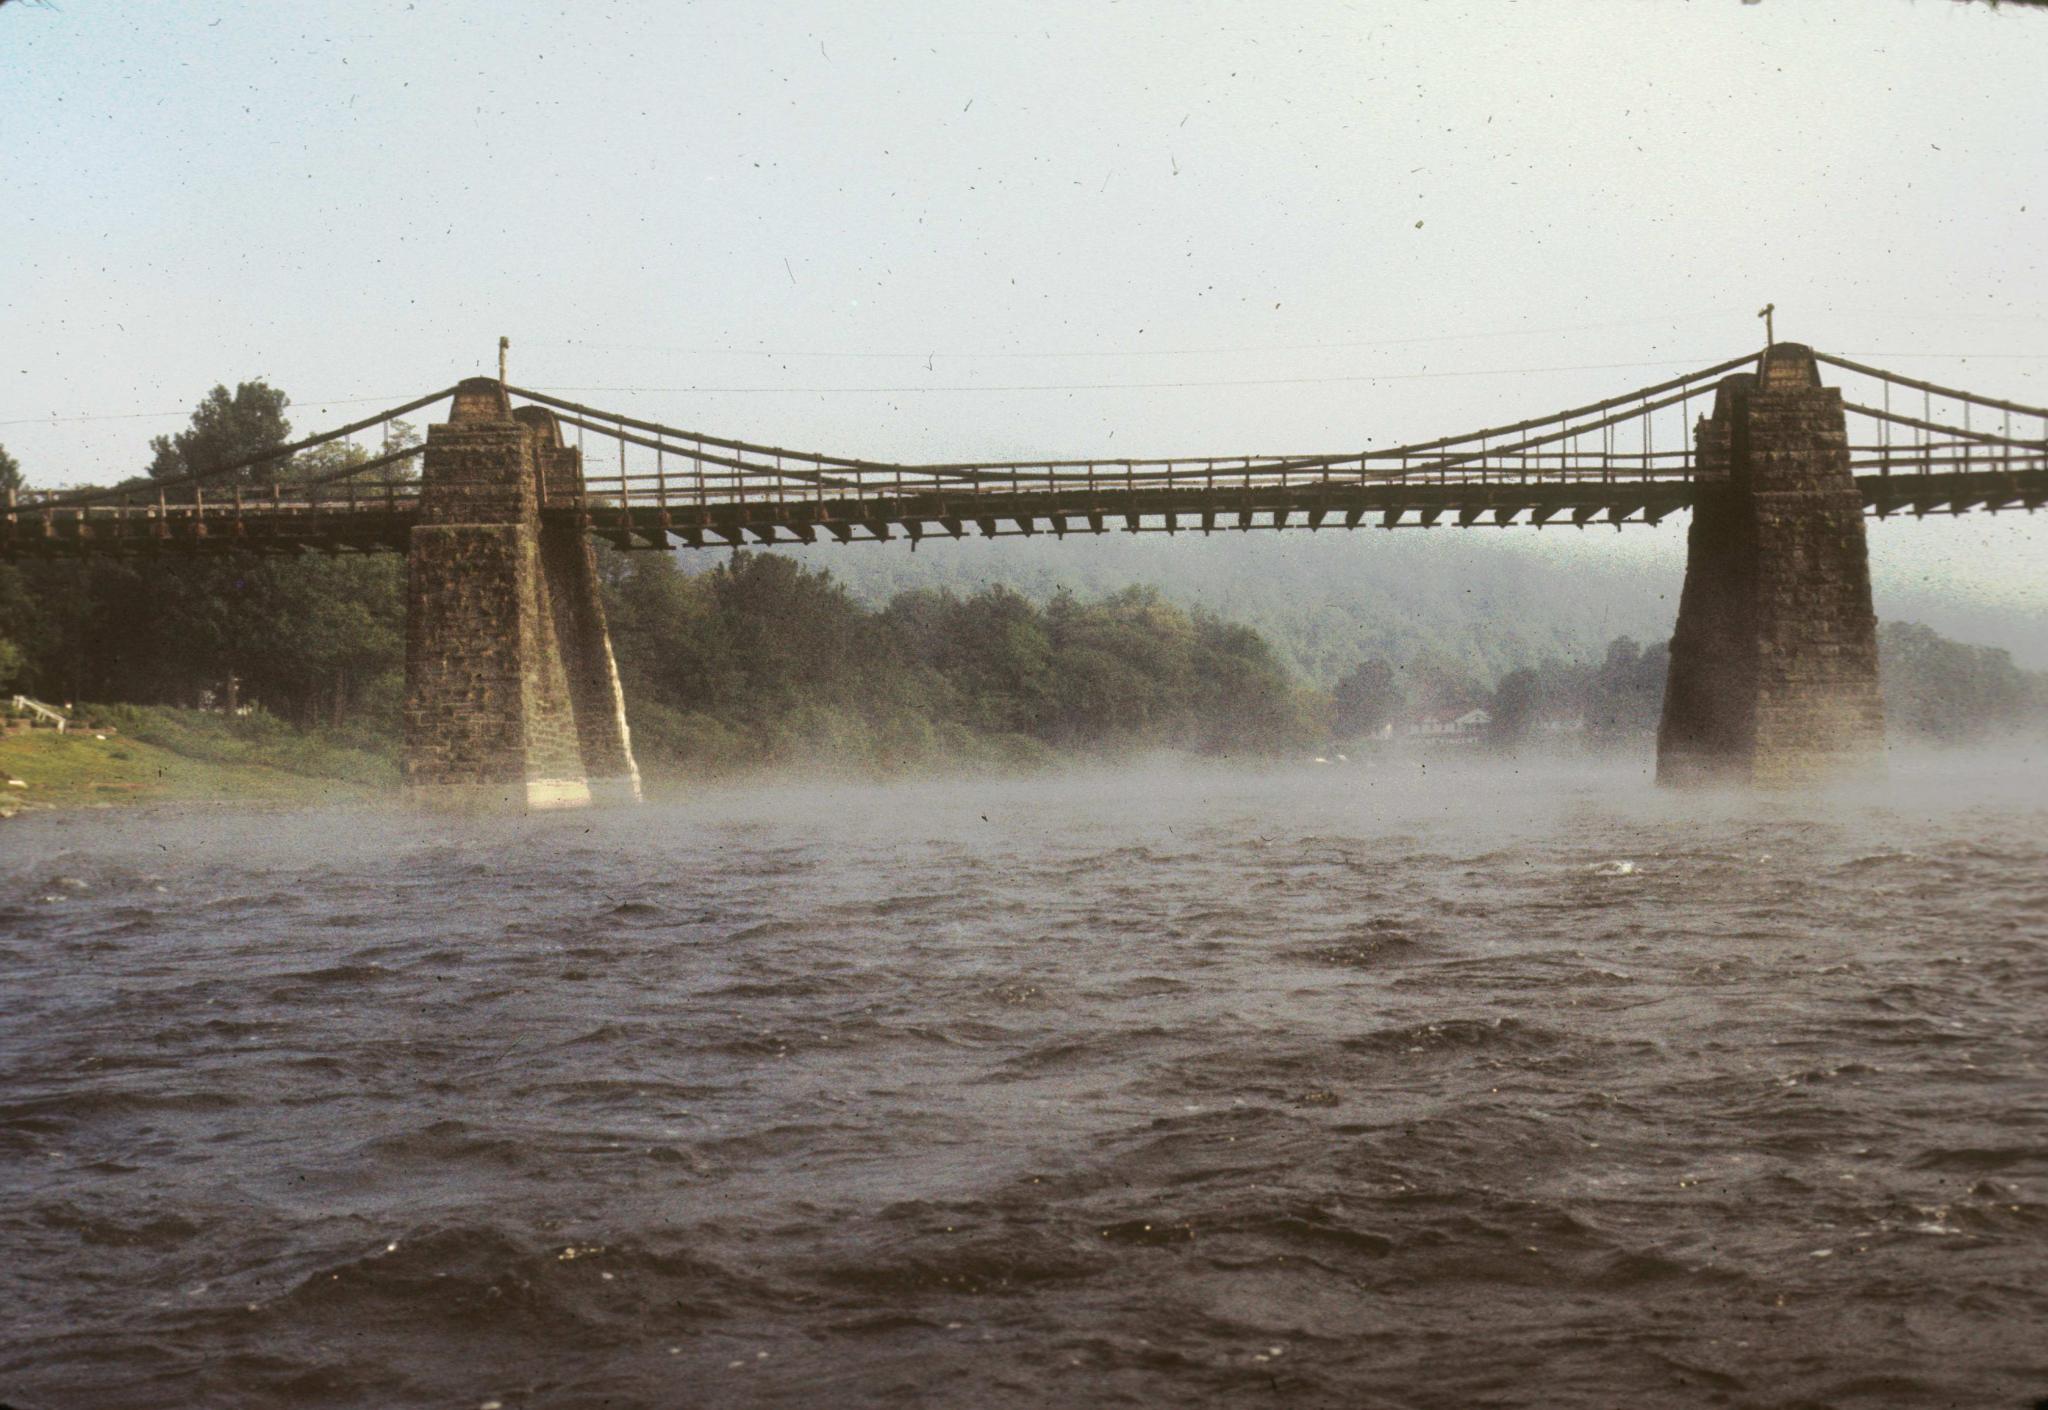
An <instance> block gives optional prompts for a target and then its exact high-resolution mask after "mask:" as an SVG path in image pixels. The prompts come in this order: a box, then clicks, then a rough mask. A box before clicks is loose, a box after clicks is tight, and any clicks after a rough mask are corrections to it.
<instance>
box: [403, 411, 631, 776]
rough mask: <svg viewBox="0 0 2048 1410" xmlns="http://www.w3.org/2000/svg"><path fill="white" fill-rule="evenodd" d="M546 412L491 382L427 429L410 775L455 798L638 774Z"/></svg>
mask: <svg viewBox="0 0 2048 1410" xmlns="http://www.w3.org/2000/svg"><path fill="white" fill-rule="evenodd" d="M582 473H583V472H582V464H581V461H580V458H579V456H578V455H577V452H576V451H575V450H573V449H571V448H568V447H565V446H563V445H562V441H561V435H560V433H559V430H558V428H557V426H556V424H555V420H554V417H553V416H552V415H550V414H549V413H547V412H544V411H541V410H539V409H538V408H532V407H522V408H521V409H520V410H519V412H517V413H516V414H515V413H514V412H513V411H512V410H511V408H510V405H509V404H508V402H507V400H506V397H505V391H504V388H503V386H502V385H500V384H499V383H497V382H495V381H492V380H490V379H488V378H481V377H479V378H472V379H470V380H469V381H466V382H464V383H462V385H461V386H460V387H458V388H457V389H456V393H455V399H454V405H453V406H452V408H451V409H450V411H449V416H448V422H447V424H445V425H437V426H433V427H430V428H429V430H428V432H427V449H426V456H425V467H424V470H423V480H422V487H421V498H420V517H419V522H418V524H417V525H416V526H415V527H414V529H413V530H412V543H411V552H410V556H409V561H408V579H409V581H408V588H407V616H406V641H405V763H404V770H405V785H406V791H407V793H408V795H409V796H410V797H411V798H412V799H413V800H414V801H416V802H419V803H422V804H425V805H427V806H431V807H453V808H464V809H467V808H508V807H509V808H523V809H538V808H575V807H583V806H586V805H588V804H589V803H590V802H591V801H592V800H593V799H597V800H606V801H631V800H637V799H638V798H639V796H640V773H639V769H638V767H637V766H636V765H635V763H634V760H633V750H632V743H631V736H630V734H629V733H628V730H627V728H626V712H625V702H624V699H623V697H622V696H621V694H620V690H619V674H618V669H617V666H616V665H615V664H614V662H613V659H612V648H611V637H610V635H609V633H608V632H607V630H606V628H605V618H604V603H603V600H602V598H601V597H600V595H599V592H598V583H597V564H596V556H595V552H594V550H593V549H592V547H591V545H590V542H589V540H588V538H587V537H586V536H585V534H584V532H583V526H582V523H581V520H580V515H579V512H578V511H579V507H580V503H581V492H582Z"/></svg>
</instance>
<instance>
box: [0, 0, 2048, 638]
mask: <svg viewBox="0 0 2048 1410" xmlns="http://www.w3.org/2000/svg"><path fill="white" fill-rule="evenodd" d="M2044 70H2048V14H2043V13H2039V12H2029V11H2025V10H2018V9H2014V8H2011V7H2007V8H2005V9H2002V10H1998V11H1993V10H1992V9H1990V8H1989V7H1987V6H1983V5H1955V4H1950V3H1943V0H1836V3H1827V0H1798V2H1797V3H1794V0H1764V3H1761V4H1755V5H1745V4H1740V3H1737V0H1696V3H1690V4H1682V3H1677V2H1676V0H1654V2H1652V0H1643V3H1633V4H1628V3H1613V4H1573V3H1564V0H1551V2H1549V3H1543V4H1511V3H1500V2H1499V0H1493V2H1491V3H1484V4H1473V3H1465V4H1458V5H1451V4H1443V5H1432V4H1423V3H1402V4H1394V3H1351V4H1343V3H1309V2H1308V0H1293V3H1287V4H1279V3H1274V4H1268V5H1265V6H1252V5H1248V4H1243V3H1239V4H1221V3H1217V4H1204V3H1169V2H1168V0H1157V2H1156V3H1154V2H1153V0H1125V3H1121V4H1118V3H1101V0H1096V3H1047V4H1029V3H1014V4H1006V5H1000V6H997V5H988V4H966V3H959V4H939V3H919V4H912V3H876V2H875V0H868V3H860V4H854V3H848V4H837V5H824V4H819V5H803V4H794V3H774V4H769V3H764V2H762V3H756V2H753V0H697V3H679V2H678V0H667V3H651V0H650V3H640V4H610V5H607V4H598V3H582V4H571V5H563V4H560V3H549V4H529V3H518V0H492V3H484V2H483V0H474V2H473V3H448V2H447V0H346V3H342V0H334V2H333V3H322V2H316V0H301V2H300V3H288V4H286V3H276V0H270V3H260V4H253V3H252V4H242V3H224V2H223V3H207V2H206V0H186V3H179V4H164V3H158V4H141V3H136V2H135V0H126V2H125V3H115V0H56V4H55V5H54V6H52V7H43V6H40V5H36V4H33V3H26V0H17V3H13V4H8V5H6V6H4V8H0V112H5V113H6V114H7V115H8V116H7V118H6V123H5V129H4V151H0V239H4V248H5V250H6V262H5V265H4V272H0V355H4V365H0V375H4V378H5V380H4V383H0V386H4V391H0V423H4V424H0V443H4V444H6V445H7V446H8V447H9V449H11V450H12V451H13V452H14V453H15V455H16V456H17V457H18V458H19V459H20V460H21V461H22V463H23V466H24V468H25V469H26V470H27V472H28V474H29V476H30V478H31V480H32V481H33V482H35V483H38V484H42V485H57V484H64V483H69V482H74V481H78V480H84V479H99V480H104V479H107V478H111V477H113V476H116V475H120V474H127V473H133V472H135V471H137V470H138V469H139V468H140V467H141V466H142V465H143V463H144V462H145V461H146V459H147V449H146V441H147V438H148V437H149V436H150V435H151V434H155V433H159V432H163V431H167V430H171V429H175V428H176V427H177V426H178V425H179V424H180V423H182V421H183V420H184V418H185V415H186V414H187V412H188V411H189V409H190V407H191V405H192V403H193V402H194V401H195V400H196V399H197V398H198V397H199V396H200V395H202V394H203V393H204V392H205V390H206V389H207V388H208V387H209V386H211V385H212V384H214V383H215V382H222V381H224V382H228V383H233V382H234V381H236V380H238V379H242V378H247V377H253V376H259V375H260V376H263V377H267V378H269V379H270V380H271V381H272V382H274V383H275V384H277V385H279V386H281V387H283V388H285V389H286V390H287V391H288V392H289V393H290V394H291V396H292V397H293V400H294V403H295V408H294V413H293V416H294V421H295V423H296V424H297V425H298V426H299V427H300V429H301V430H308V431H310V430H313V429H316V428H318V427H320V426H322V425H325V424H329V423H331V422H334V421H339V420H343V419H348V418H349V417H350V416H351V415H353V414H357V413H360V412H361V411H363V410H366V409H370V408H371V406H372V404H373V403H377V402H388V401H396V400H400V399H402V398H404V397H406V396H409V395H411V394H414V393H416V392H419V391H423V390H429V389H431V388H433V387H435V386H441V385H445V384H446V383H448V382H449V381H451V380H453V379H454V378H455V377H457V376H460V375H466V374H470V373H474V372H477V371H481V370H487V369H490V368H491V367H492V366H493V360H494V357H495V346H496V339H497V337H498V335H499V334H500V333H504V334H508V335H510V337H511V338H512V340H513V347H512V367H513V374H514V380H516V381H520V382H524V383H526V384H528V385H533V386H539V387H543V388H549V389H556V390H562V391H568V392H572V393H576V394H579V395H580V394H584V393H587V399H589V400H592V401H596V402H599V403H601V404H604V405H607V406H612V407H616V408H618V409H621V410H625V411H629V412H634V411H637V412H640V413H643V414H653V415H658V416H660V417H661V418H662V419H664V420H668V421H670V422H674V423H680V424H683V425H689V426H696V427H700V428H702V429H705V430H708V431H713V432H717V433H722V434H729V435H742V436H746V437H749V438H752V439H759V440H767V441H774V442H779V443H782V444H798V445H807V446H813V447H817V448H820V449H825V450H829V451H835V452H840V453H848V454H867V455H873V456H878V457H888V458H909V459H940V458H952V457H967V456H988V455H1005V456H1009V455H1016V456H1044V455H1054V454H1057V455H1082V454H1090V453H1116V454H1145V453H1157V454H1178V453H1183V452H1186V453H1196V452H1211V453H1223V452H1242V451H1266V450H1281V451H1313V450H1337V449H1348V448H1353V447H1357V446H1360V445H1363V444H1364V443H1365V442H1366V441H1367V440H1368V439H1370V440H1372V441H1376V442H1378V443H1380V444H1386V443H1388V442H1390V441H1394V440H1405V439H1414V438H1422V437H1426V436H1432V435H1437V434H1442V433H1446V432H1450V431H1456V430H1462V429H1466V428H1469V427H1472V426H1476V425H1480V424H1486V423H1492V422H1498V421H1501V420H1506V419H1513V418H1515V417H1519V416H1521V415H1524V414H1532V413H1535V412H1539V411H1545V410H1549V409H1552V408H1554V407H1558V406H1562V405H1565V404H1567V403H1568V402H1572V401H1578V400H1591V399H1595V398H1597V397H1600V396H1604V395H1607V394H1610V393H1613V392H1618V391H1622V390H1626V389H1627V388H1629V387H1632V386H1636V385H1639V384H1641V383H1644V382H1647V381H1651V380H1653V379H1655V378H1657V377H1659V376H1662V375H1665V374H1667V373H1669V372H1672V371H1677V370H1681V369H1683V368H1684V367H1686V366H1694V365H1704V364H1706V363H1709V362H1714V361H1718V360H1720V359H1723V358H1726V357H1730V356H1734V355H1736V354H1737V353H1740V352H1742V351H1744V350H1746V349H1749V348H1752V347H1754V346H1756V345H1758V344H1759V343H1760V342H1761V326H1760V325H1759V323H1758V322H1757V320H1756V318H1755V317H1754V314H1755V311H1756V310H1757V308H1758V307H1759V306H1760V305H1762V304H1763V303H1764V302H1765V301H1766V300H1772V301H1775V302H1776V303H1777V305H1778V308H1779V311H1780V312H1779V322H1778V328H1779V332H1780V335H1781V336H1786V337H1792V338H1798V339H1801V340H1804V341H1807V342H1811V343H1813V344H1815V345H1816V346H1819V347H1822V348H1825V349H1827V350H1830V351H1835V352H1839V353H1843V354H1847V355H1852V356H1855V355H1860V356H1863V357H1865V358H1868V359H1871V360H1875V361H1880V362H1882V363H1883V364H1885V365H1887V366H1890V367H1894V368H1896V369H1898V370H1900V371H1904V372H1907V373H1912V374H1917V375H1921V376H1926V377H1932V378H1936V379H1938V380H1946V381H1954V382H1959V383H1961V384H1963V385H1967V386H1970V387H1972V388H1975V389H1979V390H1982V391H1986V392H1989V393H1992V394H1994V395H2004V396H2008V397H2013V398H2016V399H2019V400H2023V401H2030V402H2033V403H2036V404H2039V403H2043V402H2048V356H2044V355H2043V354H2044V347H2043V341H2044V340H2043V335H2044V333H2048V253H2044V252H2048V179H2044V178H2048V142H2044V141H2043V140H2042V133H2043V132H2048V86H2044V85H2043V83H2042V82H2041V78H2040V75H2041V74H2042V72H2043V71H2044ZM875 389H883V390H875ZM1504 538H1505V539H1514V540H1516V541H1527V542H1530V543H1532V544H1534V548H1533V549H1532V551H1544V552H1561V551H1571V552H1583V551H1599V552H1603V553H1605V552H1632V553H1636V554H1647V555H1651V556H1657V555H1664V556H1673V555H1675V554H1677V553H1678V552H1679V550H1680V549H1681V547H1682V544H1681V542H1680V540H1681V538H1682V528H1681V527H1679V526H1678V525H1677V524H1676V521H1674V522H1673V523H1671V524H1667V525H1666V526H1665V527H1664V528H1663V529H1660V530H1658V531H1655V532H1649V531H1636V532H1633V533H1628V534H1622V535H1603V536H1598V537H1597V538H1596V537H1593V536H1570V535H1562V534H1555V533H1553V534H1550V535H1547V536H1544V537H1543V538H1542V539H1541V540H1540V541H1539V540H1537V538H1536V536H1534V535H1530V534H1526V533H1523V534H1510V535H1506V536H1504ZM1558 545H1573V547H1571V548H1559V547H1558ZM1873 552H1874V557H1875V562H1876V564H1877V568H1878V571H1879V575H1880V582H1881V584H1884V583H1891V584H1894V585H1896V584H1897V583H1899V582H1901V581H1905V580H1908V579H1913V578H1930V577H1931V578H1933V579H1937V580H1953V581H1956V582H1958V583H1960V584H1961V585H1963V586H1966V587H1970V588H1973V589H1975V590H1978V591H1982V592H1991V591H1997V592H2001V593H2003V594H2005V595H2006V597H2007V598H2008V599H2010V600H2011V601H2012V602H2014V603H2016V604H2017V605H2020V606H2023V607H2033V608H2036V609H2040V610H2048V581H2044V580H2048V574H2044V573H2043V572H2042V571H2041V569H2042V567H2043V566H2044V565H2048V521H2043V520H2042V519H2040V518H2039V517H2038V516H2037V517H2034V518H2032V519H2029V518H2027V517H2026V516H2006V517H2002V518H2000V519H1998V520H1995V521H1994V520H1989V519H1985V518H1983V517H1981V516H1978V517H1973V518H1966V519H1964V520H1962V521H1960V522H1958V523H1951V524H1947V525H1939V526H1937V525H1931V524H1929V525H1887V526H1883V527H1881V528H1878V529H1876V530H1874V531H1873ZM1901 575H1904V577H1903V578H1902V576H1901Z"/></svg>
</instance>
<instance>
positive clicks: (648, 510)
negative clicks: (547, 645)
mask: <svg viewBox="0 0 2048 1410" xmlns="http://www.w3.org/2000/svg"><path fill="white" fill-rule="evenodd" d="M1134 478H1135V477H1134ZM1856 484H1857V487H1858V489H1859V490H1860V491H1861V492H1862V495H1863V502H1864V505H1865V507H1866V509H1867V510H1868V512H1870V513H1871V514H1874V515H1878V516H1886V515H1890V514H1899V513H1905V514H1922V515H1924V514H1936V513H1962V512H1964V511H1966V510H1982V509H1988V510H1994V511H1995V510H2000V509H2008V508H2022V509H2027V510H2032V509H2036V508H2038V507H2040V506H2041V505H2042V504H2044V503H2048V457H2040V456H2037V457H2030V458H2026V459H2013V460H2009V461H2006V462H2004V463H2002V464H2001V465H2000V466H1999V467H1998V468H1995V469H1984V468H1976V469H1954V470H1936V471H1929V472H1920V473H1910V474H1889V473H1876V474H1863V475H1858V476H1857V477H1856ZM607 488H610V489H613V490H616V489H617V488H618V486H617V484H616V482H614V483H613V484H610V485H607V484H606V483H605V482H603V481H595V480H594V481H592V482H591V483H590V484H589V486H588V487H587V488H586V490H585V493H584V496H583V497H582V499H581V500H580V502H578V501H575V500H570V501H568V502H564V501H563V499H562V498H561V497H552V498H551V503H550V506H549V508H548V509H546V510H545V511H543V512H544V514H545V515H546V517H548V518H550V519H563V518H568V519H573V520H576V521H579V522H581V523H583V524H584V525H585V526H586V527H587V528H588V529H589V530H590V531H591V532H593V533H595V534H597V535H598V536H600V537H602V538H604V539H607V540H609V541H611V542H612V543H614V544H616V545H618V546H619V547H622V548H632V549H660V548H668V547H673V546H675V545H677V544H681V545H686V546H691V547H702V546H706V545H712V546H717V545H730V544H739V543H792V542H806V543H808V542H817V541H830V540H837V541H839V542H852V541H855V540H862V541H867V540H877V539H889V538H893V537H896V536H897V535H899V534H900V535H902V536H903V537H905V538H909V539H913V540H914V539H917V538H921V537H924V536H926V535H928V534H932V535H936V534H944V535H948V536H952V537H959V536H962V535H965V534H967V533H970V532H973V533H980V534H983V535H988V536H992V537H1007V536H1011V535H1029V534H1039V533H1051V534H1055V535H1064V534H1067V533H1104V532H1111V531H1132V532H1166V533H1173V532H1198V533H1199V532H1213V531H1215V530H1219V529H1222V530H1244V529H1267V528H1273V529H1282V528H1289V529H1291V528H1306V529H1321V528H1345V529H1351V528H1358V527H1361V526H1366V527H1387V528H1397V527H1429V526H1433V525H1438V524H1447V525H1449V524H1454V525H1458V526H1487V525H1506V524H1513V523H1523V524H1529V523H1534V524H1546V523H1564V524H1577V525H1584V524H1589V523H1596V522H1597V523H1603V524H1642V523H1650V524H1654V523H1657V522H1658V521H1659V520H1662V519H1664V518H1666V517H1668V516H1669V515H1671V514H1673V513H1675V512H1677V511H1679V510H1681V509H1686V508H1689V507H1690V506H1691V504H1692V503H1693V499H1694V496H1695V494H1696V492H1697V485H1696V483H1695V482H1694V481H1693V480H1692V479H1691V478H1689V477H1686V476H1682V475H1662V476H1657V477H1639V478H1602V477H1597V476H1592V475H1587V476H1583V477H1566V478H1533V477H1532V478H1527V479H1522V478H1514V477H1506V476H1500V477H1494V478H1485V477H1483V476H1481V475H1476V474H1475V475H1473V476H1472V477H1470V478H1465V479H1443V480H1429V479H1410V478H1402V477H1387V478H1382V479H1374V480H1361V479H1358V478H1355V477H1347V478H1330V479H1319V478H1308V479H1306V480H1302V479H1300V478H1299V477H1297V479H1296V482H1293V483H1288V482H1284V481H1283V479H1282V478H1281V477H1279V476H1274V475H1266V474H1262V473H1258V472H1253V473H1250V474H1247V475H1245V476H1243V477H1242V478H1241V479H1239V480H1238V481H1237V482H1235V483H1230V482H1221V483H1217V484H1215V485H1214V486H1213V487H1211V486H1208V485H1190V484H1186V483H1181V484H1173V485H1162V486H1158V487H1146V486H1144V485H1142V484H1139V485H1137V486H1135V487H1129V488H1127V487H1125V486H1123V485H1121V484H1114V483H1111V482H1109V481H1108V480H1107V479H1106V478H1104V479H1098V480H1097V481H1096V482H1095V483H1093V484H1059V483H1047V482H1044V481H1041V482H1039V483H1036V484H1026V485H1023V486H1020V487H1017V488H1010V487H1007V486H1005V487H990V486H987V485H960V486H949V487H944V488H938V487H920V488H912V487H910V486H908V485H900V484H889V485H882V486H877V487H874V488H872V489H869V488H868V487H859V489H858V492H856V493H845V492H844V488H851V487H841V486H828V485H825V484H823V483H819V484H816V485H814V486H811V487H810V488H809V492H808V493H804V492H803V491H802V490H801V489H799V488H793V487H790V486H787V485H783V486H778V487H777V488H776V491H775V492H774V493H730V492H727V493H719V492H716V491H714V492H711V493H708V494H706V495H705V497H704V498H703V499H701V500H699V499H698V498H697V497H696V496H695V495H688V496H687V497H682V498H675V497H670V496H668V495H666V494H664V495H663V496H662V497H661V498H660V499H657V498H656V497H655V496H653V495H650V494H645V493H641V492H638V491H636V490H634V489H633V487H631V486H628V487H627V489H628V493H627V494H625V495H618V494H616V493H614V494H611V495H607V494H605V493H603V490H604V489H607ZM417 517H418V486H417V484H416V483H409V482H392V483H389V484H379V485H374V486H356V487H355V490H354V492H353V493H349V492H348V490H347V487H342V486H333V487H323V488H322V489H321V490H316V491H314V492H312V493H309V494H307V495H305V496H304V497H303V498H297V499H294V498H287V497H285V496H284V495H283V494H279V495H274V496H266V497H264V498H262V499H260V500H257V499H253V498H252V499H248V500H245V501H243V502H240V503H237V502H235V501H233V500H227V499H215V500H210V501H205V502H201V503H192V502H184V503H178V502H149V503H121V502H112V503H107V502H102V503H93V504H72V505H64V504H51V505H43V504H39V503H37V502H35V501H33V500H28V501H23V502H19V503H17V504H16V505H15V506H14V507H13V508H12V509H11V510H4V511H0V558H36V557H72V556H78V555H82V554H93V553H116V554H151V553H224V552H233V551H244V552H255V553H291V552H299V551H304V550H315V551H328V552H378V551H403V550H404V549H405V547H406V544H407V541H408V535H409V533H410V531H411V528H412V525H413V523H414V522H415V520H416V519H417Z"/></svg>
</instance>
